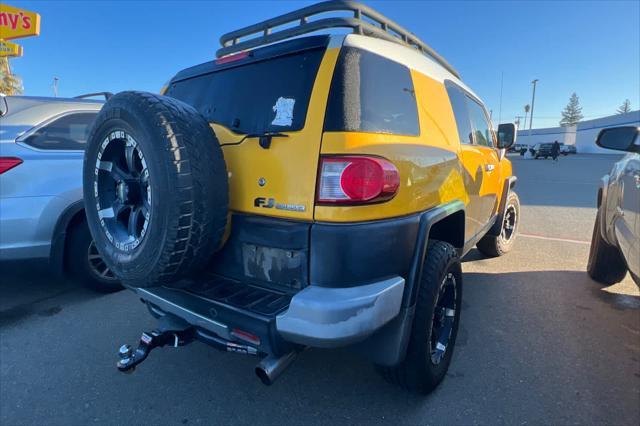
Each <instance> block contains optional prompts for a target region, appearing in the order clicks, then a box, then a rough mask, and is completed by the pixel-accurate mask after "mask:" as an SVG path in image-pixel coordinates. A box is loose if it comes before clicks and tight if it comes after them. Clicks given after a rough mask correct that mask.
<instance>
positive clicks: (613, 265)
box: [587, 207, 627, 285]
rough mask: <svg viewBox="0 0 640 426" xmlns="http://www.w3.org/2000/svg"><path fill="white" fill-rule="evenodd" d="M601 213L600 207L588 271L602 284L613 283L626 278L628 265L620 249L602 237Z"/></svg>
mask: <svg viewBox="0 0 640 426" xmlns="http://www.w3.org/2000/svg"><path fill="white" fill-rule="evenodd" d="M601 214H602V213H601V207H600V208H598V213H597V215H596V221H595V223H594V224H593V234H592V235H591V246H590V248H589V262H588V263H587V273H588V274H589V276H590V277H591V278H592V279H593V280H595V281H597V282H599V283H601V284H606V285H612V284H615V283H618V282H620V281H622V280H623V279H624V277H625V275H627V265H626V263H625V262H624V258H623V257H622V253H620V250H619V249H618V248H617V247H615V246H612V245H610V244H609V243H607V242H606V241H605V239H604V238H602V234H601V233H600V221H601V220H602V219H601Z"/></svg>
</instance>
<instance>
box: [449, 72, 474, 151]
mask: <svg viewBox="0 0 640 426" xmlns="http://www.w3.org/2000/svg"><path fill="white" fill-rule="evenodd" d="M446 87H447V93H448V94H449V100H450V101H451V108H453V115H454V117H455V119H456V126H457V127H458V136H459V138H460V143H461V144H467V145H469V144H472V143H473V127H471V118H470V117H469V110H468V109H467V95H465V94H464V92H463V91H462V90H460V89H459V88H458V87H457V86H455V85H454V84H451V83H449V82H447V83H446Z"/></svg>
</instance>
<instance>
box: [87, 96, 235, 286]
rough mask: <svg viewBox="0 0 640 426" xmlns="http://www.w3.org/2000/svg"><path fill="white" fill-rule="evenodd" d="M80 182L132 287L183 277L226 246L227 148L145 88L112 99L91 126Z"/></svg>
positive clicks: (192, 114) (201, 122) (182, 109)
mask: <svg viewBox="0 0 640 426" xmlns="http://www.w3.org/2000/svg"><path fill="white" fill-rule="evenodd" d="M83 179H84V182H83V183H84V199H85V209H86V215H87V221H88V224H89V229H90V231H91V235H92V236H93V238H94V240H95V242H96V246H97V248H98V251H99V252H100V254H101V255H102V256H103V258H104V261H105V262H106V264H107V265H108V266H109V268H110V269H111V271H113V272H114V274H115V275H116V276H117V277H118V278H120V280H121V281H122V282H123V284H125V285H127V286H130V287H153V286H156V285H162V284H168V283H171V282H173V281H177V280H179V279H181V278H183V277H185V276H187V275H189V274H191V273H193V272H195V271H197V270H198V269H200V268H202V267H203V266H204V265H205V264H206V263H207V261H208V260H210V258H211V257H212V256H213V254H214V252H215V251H216V250H217V248H218V247H219V246H220V245H221V242H222V238H223V234H224V230H225V226H226V222H227V210H228V197H229V195H228V182H227V170H226V166H225V163H224V158H223V155H222V149H221V148H220V145H219V144H218V140H217V138H216V136H215V134H214V132H213V130H212V129H211V127H210V126H209V124H208V123H207V121H206V120H205V119H204V118H203V117H202V116H201V115H200V114H199V113H198V112H197V111H196V110H195V109H194V108H192V107H191V106H189V105H187V104H185V103H183V102H180V101H178V100H175V99H172V98H169V97H165V96H158V95H154V94H151V93H144V92H122V93H119V94H117V95H115V96H113V97H111V98H110V99H109V101H108V102H107V103H106V104H105V105H104V107H103V108H102V110H101V111H100V113H99V114H98V117H97V118H96V121H95V123H94V125H93V128H92V129H91V133H90V135H89V138H88V141H87V147H86V152H85V158H84V173H83Z"/></svg>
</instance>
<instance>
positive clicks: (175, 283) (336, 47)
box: [84, 1, 519, 393]
mask: <svg viewBox="0 0 640 426" xmlns="http://www.w3.org/2000/svg"><path fill="white" fill-rule="evenodd" d="M345 11H346V12H347V13H351V15H349V17H345ZM332 14H334V15H337V16H332ZM336 28H339V29H343V30H344V29H345V28H346V29H348V30H349V31H351V32H350V33H348V34H341V35H338V34H336V31H334V30H335V29H336ZM328 29H330V31H327V30H328ZM323 31H324V32H325V34H317V33H318V32H323ZM311 32H314V33H316V34H315V35H309V33H311ZM326 32H328V33H329V34H326ZM221 44H222V47H221V48H220V50H218V52H217V56H218V57H217V59H216V60H214V61H211V62H207V63H204V64H201V65H197V66H194V67H191V68H188V69H185V70H183V71H181V72H179V73H178V74H177V75H176V76H175V77H173V78H172V79H171V81H170V82H169V83H168V84H167V86H166V87H165V88H164V89H163V91H162V95H160V96H159V95H153V94H149V93H142V92H123V93H120V94H117V95H115V96H113V97H112V98H111V99H110V100H109V101H108V102H107V103H106V105H105V106H104V108H103V109H102V111H101V112H100V114H99V116H98V118H97V119H96V122H95V124H94V127H93V129H92V131H91V135H90V138H89V142H88V144H87V145H88V147H87V150H86V156H85V163H84V190H85V203H86V213H87V217H88V222H89V226H90V229H91V233H92V235H93V237H94V239H95V241H96V245H97V247H98V249H99V251H100V253H101V254H102V255H103V257H104V260H105V262H106V263H107V264H108V266H109V268H110V269H111V270H112V271H113V272H114V273H115V274H116V275H117V276H118V277H119V278H120V279H121V280H122V282H123V283H124V285H125V286H127V287H128V288H130V289H131V290H133V291H134V292H136V293H137V296H138V297H139V298H141V299H142V301H143V302H144V303H145V304H146V305H147V307H148V309H149V310H150V312H151V313H152V314H153V315H154V316H156V317H157V318H159V325H158V328H157V329H155V330H153V331H151V332H145V333H143V334H142V338H141V340H140V343H139V345H138V347H137V348H135V349H134V348H131V347H130V346H128V345H124V346H123V347H122V348H120V357H121V359H120V361H119V363H118V368H119V369H120V370H122V371H130V370H132V369H133V368H135V367H136V366H137V365H138V364H140V362H142V361H143V360H144V359H145V358H146V357H147V355H148V354H149V352H150V351H151V350H152V349H153V348H155V347H159V346H164V345H172V346H180V345H183V344H187V343H189V342H191V341H193V340H201V341H204V342H206V343H209V344H210V345H212V346H215V347H217V348H219V349H222V350H225V351H231V352H238V353H244V354H250V355H256V356H258V357H260V358H261V361H260V362H259V363H258V365H257V367H256V373H257V374H258V376H259V377H260V379H261V380H262V381H263V382H264V383H266V384H270V383H272V382H273V381H274V380H275V379H276V378H277V377H278V375H279V374H280V373H281V372H282V371H283V370H284V369H285V368H286V367H287V366H288V365H289V364H290V363H291V362H292V361H293V359H294V358H295V357H296V355H297V354H298V353H300V352H301V351H302V349H304V348H306V347H324V348H335V347H340V346H349V347H350V348H352V349H353V350H355V351H358V352H360V353H362V354H363V355H364V356H365V357H367V358H368V359H370V360H372V361H373V362H374V363H375V364H377V365H378V366H379V367H380V368H379V369H380V371H381V372H382V373H383V375H384V376H385V377H386V378H387V379H388V380H390V381H392V382H396V383H398V384H400V385H402V386H404V387H405V388H407V389H409V390H411V391H416V392H422V393H426V392H429V391H430V390H432V389H433V388H435V386H437V384H438V383H439V382H440V381H441V380H442V379H443V377H444V375H445V373H446V371H447V368H448V366H449V363H450V361H451V356H452V353H453V347H454V343H455V340H456V334H457V330H458V323H459V320H460V311H461V308H462V303H461V297H462V273H461V265H460V258H461V257H462V256H464V254H465V253H467V251H469V250H470V249H471V248H472V247H473V246H477V247H478V249H480V251H482V252H483V253H485V254H487V255H490V256H498V255H501V254H503V253H506V252H507V251H509V250H510V248H511V247H512V245H513V242H514V239H515V236H516V231H517V227H518V218H519V202H518V197H517V195H516V194H515V192H513V190H512V188H513V185H514V183H515V177H514V176H513V175H512V170H511V163H510V162H509V161H508V160H507V159H506V158H505V151H506V149H507V148H508V147H509V146H510V145H511V144H512V143H513V142H514V138H515V127H514V125H513V124H505V125H500V126H499V128H498V131H497V132H494V130H493V129H492V125H491V120H490V119H489V117H488V115H487V112H486V109H485V107H484V106H483V104H482V102H481V101H480V99H479V98H478V97H477V96H476V95H475V94H474V93H473V92H472V91H471V89H469V88H468V87H467V86H466V85H465V84H464V83H463V82H462V81H461V79H460V77H459V75H458V73H457V72H456V71H455V69H454V68H453V67H452V66H451V65H449V64H448V63H447V62H446V61H445V60H444V59H443V58H442V57H440V56H439V55H438V54H437V53H436V52H434V51H433V50H432V49H431V48H430V47H429V46H427V45H426V44H424V43H423V42H422V41H420V40H419V39H418V38H416V36H415V35H413V34H412V33H410V32H408V31H407V30H405V29H404V28H402V27H401V26H399V25H398V24H396V23H394V22H392V21H390V20H389V19H388V18H386V17H384V16H382V15H380V14H379V13H377V12H376V11H374V10H372V9H370V8H368V7H366V6H364V5H361V4H358V3H354V2H351V1H330V2H325V3H319V4H316V5H313V6H309V7H306V8H303V9H300V10H297V11H294V12H291V13H288V14H286V15H282V16H279V17H276V18H273V19H270V20H267V21H264V22H260V23H258V24H255V25H251V26H249V27H246V28H243V29H240V30H237V31H234V32H232V33H229V34H226V35H224V36H222V39H221Z"/></svg>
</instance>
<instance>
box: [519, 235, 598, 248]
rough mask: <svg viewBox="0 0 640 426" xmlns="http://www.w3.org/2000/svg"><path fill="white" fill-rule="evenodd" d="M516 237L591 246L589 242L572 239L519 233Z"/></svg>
mask: <svg viewBox="0 0 640 426" xmlns="http://www.w3.org/2000/svg"><path fill="white" fill-rule="evenodd" d="M518 236H520V237H526V238H537V239H539V240H547V241H560V242H563V243H574V244H584V245H589V244H591V242H590V241H586V240H574V239H572V238H555V237H546V236H544V235H536V234H524V233H519V234H518Z"/></svg>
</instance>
